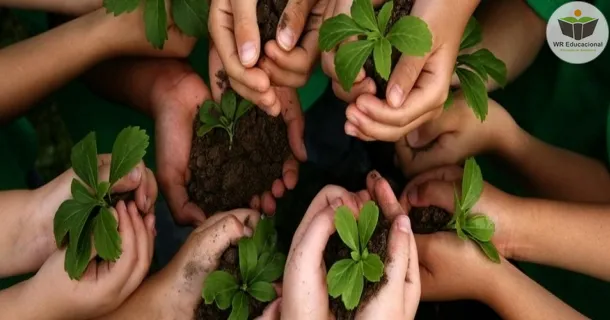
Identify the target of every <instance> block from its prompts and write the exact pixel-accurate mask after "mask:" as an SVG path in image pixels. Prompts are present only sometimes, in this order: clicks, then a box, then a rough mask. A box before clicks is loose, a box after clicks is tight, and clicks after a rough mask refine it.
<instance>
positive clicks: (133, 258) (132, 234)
mask: <svg viewBox="0 0 610 320" xmlns="http://www.w3.org/2000/svg"><path fill="white" fill-rule="evenodd" d="M117 213H118V215H119V234H120V235H121V257H120V258H119V259H118V260H117V261H116V263H115V264H114V266H113V267H112V269H111V270H109V274H108V275H107V276H108V277H110V278H112V280H110V279H107V280H104V281H105V282H107V283H108V284H109V285H113V286H116V287H122V286H123V285H124V284H125V283H126V282H127V280H128V279H129V276H130V275H131V273H132V270H133V269H134V267H135V265H136V263H137V261H138V247H137V245H138V243H137V239H136V231H135V227H134V225H133V222H132V219H131V217H130V214H129V212H127V207H126V206H125V203H124V202H123V201H120V202H119V204H117Z"/></svg>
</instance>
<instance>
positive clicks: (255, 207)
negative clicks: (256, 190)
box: [250, 194, 261, 211]
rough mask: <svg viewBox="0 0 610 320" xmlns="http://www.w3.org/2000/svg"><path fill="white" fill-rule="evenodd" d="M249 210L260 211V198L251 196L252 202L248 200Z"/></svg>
mask: <svg viewBox="0 0 610 320" xmlns="http://www.w3.org/2000/svg"><path fill="white" fill-rule="evenodd" d="M250 208H252V209H253V210H256V211H258V210H260V208H261V197H260V196H259V195H257V194H255V195H253V196H252V200H250Z"/></svg>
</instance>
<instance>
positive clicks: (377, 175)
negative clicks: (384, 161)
mask: <svg viewBox="0 0 610 320" xmlns="http://www.w3.org/2000/svg"><path fill="white" fill-rule="evenodd" d="M380 177H381V175H380V174H379V172H378V171H377V170H373V171H371V179H373V180H377V179H379V178H380Z"/></svg>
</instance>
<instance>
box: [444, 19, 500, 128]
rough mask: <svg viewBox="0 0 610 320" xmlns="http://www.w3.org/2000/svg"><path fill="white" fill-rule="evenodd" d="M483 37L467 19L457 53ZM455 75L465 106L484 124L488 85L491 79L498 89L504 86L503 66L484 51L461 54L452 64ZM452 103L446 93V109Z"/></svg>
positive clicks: (450, 94)
mask: <svg viewBox="0 0 610 320" xmlns="http://www.w3.org/2000/svg"><path fill="white" fill-rule="evenodd" d="M482 38H483V34H482V31H481V27H480V26H479V24H478V22H477V20H476V19H475V18H470V21H468V25H467V26H466V30H465V31H464V35H463V36H462V41H461V43H460V51H461V50H465V49H469V48H472V47H474V46H476V45H477V44H479V43H480V42H481V41H482ZM455 73H456V74H457V76H458V78H459V80H460V86H461V89H462V91H463V92H464V97H465V98H466V103H467V104H468V106H470V108H472V110H473V111H474V114H475V115H476V117H477V118H479V119H480V120H481V121H485V118H486V117H487V108H488V105H487V100H488V98H489V97H488V94H487V86H486V83H487V81H488V79H489V77H491V78H492V79H493V80H494V81H495V82H496V83H498V85H500V86H501V87H504V86H506V82H507V79H506V77H507V75H506V74H507V70H506V64H504V62H502V60H500V59H498V58H496V56H495V55H494V54H493V53H491V51H489V50H487V49H479V50H477V51H475V52H473V53H465V54H461V55H459V56H458V58H457V62H456V64H455ZM452 103H453V91H450V92H449V96H448V98H447V101H446V102H445V107H449V106H451V104H452Z"/></svg>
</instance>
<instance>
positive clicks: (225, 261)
mask: <svg viewBox="0 0 610 320" xmlns="http://www.w3.org/2000/svg"><path fill="white" fill-rule="evenodd" d="M216 270H220V271H226V272H228V273H229V274H231V275H232V276H234V277H235V278H236V279H237V281H238V283H241V274H240V272H239V260H238V251H237V247H230V248H229V249H227V251H225V252H224V253H223V255H222V257H221V258H220V265H219V266H218V269H216ZM248 301H250V313H249V314H250V317H249V318H250V319H254V318H256V317H258V316H260V315H261V314H263V310H264V309H265V306H266V305H267V303H264V302H260V301H258V300H256V299H253V298H251V299H248ZM230 314H231V308H229V309H227V310H224V311H223V310H220V309H218V307H216V302H214V303H212V304H205V301H203V300H202V301H201V303H200V304H199V306H198V307H197V310H195V320H210V319H218V320H220V319H228V318H229V315H230Z"/></svg>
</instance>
